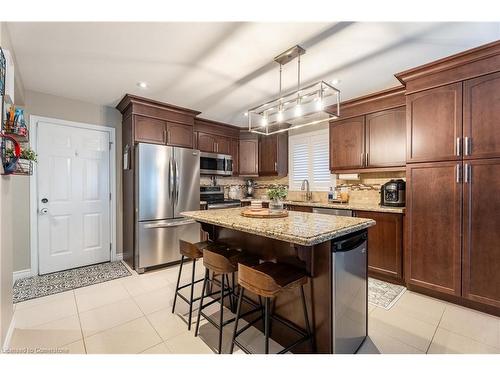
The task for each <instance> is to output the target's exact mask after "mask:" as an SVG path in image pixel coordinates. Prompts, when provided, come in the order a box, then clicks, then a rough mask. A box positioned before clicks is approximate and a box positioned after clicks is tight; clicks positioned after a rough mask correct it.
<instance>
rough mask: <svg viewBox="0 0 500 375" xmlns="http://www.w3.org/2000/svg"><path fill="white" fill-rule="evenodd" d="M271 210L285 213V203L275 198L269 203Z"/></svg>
mask: <svg viewBox="0 0 500 375" xmlns="http://www.w3.org/2000/svg"><path fill="white" fill-rule="evenodd" d="M269 210H270V211H273V212H279V211H283V201H282V200H281V199H279V198H273V199H272V200H271V202H269Z"/></svg>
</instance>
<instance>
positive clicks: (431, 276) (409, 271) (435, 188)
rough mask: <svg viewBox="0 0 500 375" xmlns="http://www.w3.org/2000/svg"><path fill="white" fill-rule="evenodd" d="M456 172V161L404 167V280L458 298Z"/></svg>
mask: <svg viewBox="0 0 500 375" xmlns="http://www.w3.org/2000/svg"><path fill="white" fill-rule="evenodd" d="M460 168H461V163H457V162H438V163H422V164H410V165H407V167H406V177H407V181H406V215H407V218H408V225H407V249H408V250H407V251H406V254H405V281H406V283H407V284H409V285H416V286H418V287H422V288H426V289H430V290H433V291H436V292H441V293H444V294H449V295H454V296H460V295H461V232H462V182H461V177H460V176H461V169H460ZM457 179H458V182H457Z"/></svg>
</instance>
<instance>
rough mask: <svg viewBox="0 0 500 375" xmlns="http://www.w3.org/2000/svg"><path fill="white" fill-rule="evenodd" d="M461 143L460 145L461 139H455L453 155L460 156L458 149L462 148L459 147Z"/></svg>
mask: <svg viewBox="0 0 500 375" xmlns="http://www.w3.org/2000/svg"><path fill="white" fill-rule="evenodd" d="M461 143H462V138H460V137H457V143H456V147H455V148H456V150H455V154H456V155H457V156H460V154H461V152H460V149H461V148H462V147H461Z"/></svg>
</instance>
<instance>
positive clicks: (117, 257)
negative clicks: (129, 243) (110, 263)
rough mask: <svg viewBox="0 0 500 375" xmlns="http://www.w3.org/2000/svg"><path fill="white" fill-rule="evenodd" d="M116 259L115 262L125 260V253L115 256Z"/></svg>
mask: <svg viewBox="0 0 500 375" xmlns="http://www.w3.org/2000/svg"><path fill="white" fill-rule="evenodd" d="M114 258H115V259H113V260H115V261H116V260H123V253H120V254H115V257H114Z"/></svg>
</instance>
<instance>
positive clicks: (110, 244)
mask: <svg viewBox="0 0 500 375" xmlns="http://www.w3.org/2000/svg"><path fill="white" fill-rule="evenodd" d="M111 250H113V244H112V243H111V242H110V243H109V251H110V252H111Z"/></svg>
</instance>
